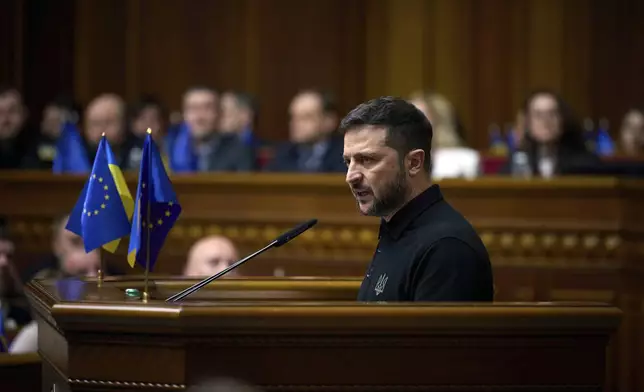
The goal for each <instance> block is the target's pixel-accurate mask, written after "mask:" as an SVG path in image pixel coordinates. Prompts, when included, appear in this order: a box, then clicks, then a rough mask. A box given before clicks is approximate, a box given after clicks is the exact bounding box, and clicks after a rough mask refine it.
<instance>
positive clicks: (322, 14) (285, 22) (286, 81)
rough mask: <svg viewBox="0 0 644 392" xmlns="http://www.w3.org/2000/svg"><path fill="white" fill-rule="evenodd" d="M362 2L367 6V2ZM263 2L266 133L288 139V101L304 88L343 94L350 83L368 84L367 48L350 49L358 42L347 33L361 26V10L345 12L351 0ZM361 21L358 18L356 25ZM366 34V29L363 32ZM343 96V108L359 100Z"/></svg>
mask: <svg viewBox="0 0 644 392" xmlns="http://www.w3.org/2000/svg"><path fill="white" fill-rule="evenodd" d="M358 3H359V4H360V7H361V9H363V6H362V4H363V2H358ZM259 4H260V9H261V11H260V14H261V15H262V18H261V20H260V25H259V36H260V56H259V58H260V62H261V66H260V67H259V68H260V92H261V93H260V104H261V110H260V124H261V127H262V128H261V134H262V136H264V137H265V138H269V139H285V138H287V137H288V105H289V103H290V101H291V99H292V98H293V96H294V95H295V94H296V93H297V92H298V91H299V90H300V89H303V88H308V87H314V88H321V89H326V90H330V91H332V92H334V93H336V94H338V92H340V91H344V89H348V87H343V84H348V85H353V86H355V87H352V88H351V90H354V89H355V91H361V90H363V88H362V87H361V86H363V84H364V81H363V80H361V79H362V78H363V77H364V76H363V72H364V56H365V51H364V49H362V50H354V51H349V50H345V48H347V45H348V47H349V48H353V47H355V46H356V45H355V43H354V42H353V41H352V39H348V38H347V37H346V36H345V34H344V32H349V31H355V30H354V28H355V26H352V27H349V26H350V25H351V24H355V23H356V21H355V17H354V14H355V12H345V11H346V9H347V6H346V2H345V1H342V0H333V1H324V2H301V1H297V0H295V1H293V0H288V1H280V2H260V3H259ZM351 7H356V5H355V4H354V5H352V6H351ZM361 24H363V22H362V21H358V25H356V26H359V25H361ZM361 30H363V29H361ZM355 34H358V32H355ZM363 34H364V30H363V31H362V32H361V33H360V35H363ZM350 52H351V53H350ZM339 53H345V54H347V55H349V54H350V57H349V56H348V57H345V56H339V55H338V54H339ZM356 75H360V77H356ZM338 100H339V107H340V111H341V112H344V111H347V110H348V108H349V107H350V106H352V105H353V104H354V103H353V102H351V103H349V102H347V97H343V96H338Z"/></svg>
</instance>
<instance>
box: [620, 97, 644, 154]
mask: <svg viewBox="0 0 644 392" xmlns="http://www.w3.org/2000/svg"><path fill="white" fill-rule="evenodd" d="M620 150H621V151H622V153H624V154H625V155H627V156H633V157H635V156H644V108H632V109H631V110H629V111H628V113H626V115H625V116H624V119H623V120H622V128H621V130H620Z"/></svg>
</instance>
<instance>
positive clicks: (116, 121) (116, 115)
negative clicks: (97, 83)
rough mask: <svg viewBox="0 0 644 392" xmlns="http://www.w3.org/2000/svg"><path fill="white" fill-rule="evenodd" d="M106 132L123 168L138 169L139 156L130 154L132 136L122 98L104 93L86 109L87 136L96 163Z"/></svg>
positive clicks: (92, 160)
mask: <svg viewBox="0 0 644 392" xmlns="http://www.w3.org/2000/svg"><path fill="white" fill-rule="evenodd" d="M103 133H105V137H106V138H107V141H108V142H109V143H110V147H111V148H112V151H113V152H114V157H115V158H116V161H117V162H118V163H119V166H120V168H121V169H122V170H138V169H139V166H138V165H139V162H140V156H139V159H138V160H137V159H136V155H137V154H136V153H134V157H133V158H132V157H130V153H131V152H132V147H133V143H132V137H131V136H129V135H128V133H127V132H126V107H125V102H123V99H121V97H119V96H118V95H115V94H103V95H99V96H98V97H96V98H94V100H93V101H92V102H90V103H89V105H87V110H86V112H85V129H84V134H85V139H86V140H87V143H88V152H89V161H90V162H94V156H96V152H97V150H98V144H99V142H100V141H101V138H102V135H103Z"/></svg>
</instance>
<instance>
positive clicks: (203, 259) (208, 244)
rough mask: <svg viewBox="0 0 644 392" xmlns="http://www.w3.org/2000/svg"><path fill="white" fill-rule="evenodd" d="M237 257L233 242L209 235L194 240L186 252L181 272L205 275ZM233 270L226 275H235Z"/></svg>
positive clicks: (221, 267) (216, 270) (227, 264)
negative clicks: (186, 256)
mask: <svg viewBox="0 0 644 392" xmlns="http://www.w3.org/2000/svg"><path fill="white" fill-rule="evenodd" d="M238 258H239V256H238V253H237V249H236V248H235V245H234V244H233V242H232V241H231V240H230V239H228V238H226V237H222V236H209V237H205V238H202V239H200V240H199V241H197V242H195V244H194V245H192V247H191V248H190V251H189V252H188V262H187V263H186V266H185V269H184V271H183V274H184V275H185V276H190V277H205V276H210V275H214V274H216V273H218V272H221V271H223V270H224V269H226V268H227V267H228V266H230V265H231V264H233V263H234V262H236V261H237V259H238ZM235 273H236V271H235V270H233V271H231V272H230V274H228V275H227V276H233V275H235Z"/></svg>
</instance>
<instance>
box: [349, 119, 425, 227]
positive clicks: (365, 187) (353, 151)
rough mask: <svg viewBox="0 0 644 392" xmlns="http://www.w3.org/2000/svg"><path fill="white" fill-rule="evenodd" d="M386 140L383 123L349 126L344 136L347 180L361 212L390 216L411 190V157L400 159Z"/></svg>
mask: <svg viewBox="0 0 644 392" xmlns="http://www.w3.org/2000/svg"><path fill="white" fill-rule="evenodd" d="M386 140H387V130H386V129H385V128H384V127H378V126H371V125H366V126H361V127H356V128H353V129H349V130H348V131H347V132H346V133H345V136H344V154H343V155H344V161H345V163H346V164H347V167H348V170H347V177H346V181H347V184H349V187H350V188H351V192H352V193H353V196H354V197H355V199H356V202H357V205H358V209H359V210H360V212H361V213H362V214H363V215H369V216H380V217H385V219H388V217H390V216H391V215H393V214H394V213H395V212H396V211H397V210H398V209H399V208H400V207H401V206H402V205H403V204H404V202H405V200H406V197H407V195H408V194H409V189H410V187H409V185H408V182H407V177H408V170H407V165H408V164H409V163H410V160H409V159H408V158H407V157H406V158H405V159H404V160H401V159H400V157H399V154H398V152H397V151H396V150H395V149H394V148H392V147H389V146H387V144H386ZM421 153H422V151H421ZM410 154H411V155H413V154H417V152H413V151H412V152H410ZM410 154H408V157H409V156H410ZM423 156H424V155H423ZM421 163H422V162H421ZM421 167H422V164H421ZM414 170H415V169H414Z"/></svg>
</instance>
